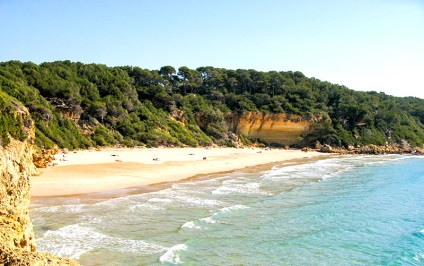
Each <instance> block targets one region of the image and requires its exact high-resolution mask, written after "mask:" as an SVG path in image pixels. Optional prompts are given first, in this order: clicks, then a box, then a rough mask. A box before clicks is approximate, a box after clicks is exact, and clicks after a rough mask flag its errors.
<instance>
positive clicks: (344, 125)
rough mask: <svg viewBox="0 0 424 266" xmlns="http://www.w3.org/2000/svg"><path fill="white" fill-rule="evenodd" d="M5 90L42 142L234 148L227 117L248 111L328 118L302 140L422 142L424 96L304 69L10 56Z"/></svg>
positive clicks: (1, 77)
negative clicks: (363, 87)
mask: <svg viewBox="0 0 424 266" xmlns="http://www.w3.org/2000/svg"><path fill="white" fill-rule="evenodd" d="M0 96H2V97H0V99H6V96H7V97H12V98H14V99H17V100H18V101H20V102H21V103H22V104H23V105H25V106H26V107H27V108H28V109H29V110H30V114H31V117H32V119H33V120H34V121H35V125H36V144H37V145H38V146H40V147H53V146H54V145H58V146H59V147H66V148H87V147H90V146H96V145H100V146H103V145H117V144H119V145H125V146H134V145H148V146H158V145H173V146H181V145H188V146H198V145H200V146H207V145H211V144H213V143H215V144H218V145H230V142H229V135H230V133H231V132H229V131H228V128H227V127H226V125H225V121H224V114H226V113H238V114H242V113H245V112H262V113H286V114H296V115H300V116H302V117H303V118H304V119H307V120H310V121H312V122H313V120H314V119H316V118H317V117H320V118H322V119H321V120H320V121H319V122H317V123H316V124H315V125H314V129H313V130H312V131H311V132H310V133H309V134H307V135H305V136H303V142H302V145H312V144H313V143H314V142H315V141H320V142H321V143H328V144H333V145H343V146H347V145H363V144H377V145H384V144H386V143H401V142H402V141H408V142H409V143H411V145H413V146H422V145H423V140H424V125H423V123H424V100H423V99H419V98H413V97H406V98H400V97H394V96H390V95H386V94H384V93H377V92H360V91H353V90H350V89H348V88H347V87H345V86H342V85H337V84H332V83H330V82H327V81H321V80H319V79H316V78H308V77H306V76H305V75H303V74H302V73H301V72H299V71H295V72H292V71H286V72H283V71H281V72H278V71H269V72H260V71H256V70H253V69H237V70H228V69H222V68H215V67H211V66H205V67H199V68H197V69H190V68H188V67H186V66H182V67H180V68H178V69H175V68H174V67H172V66H163V67H161V68H160V69H159V70H148V69H142V68H140V67H133V66H122V67H107V66H105V65H101V64H83V63H80V62H70V61H57V62H49V63H42V64H40V65H37V64H34V63H31V62H26V63H22V62H19V61H9V62H3V63H0ZM2 101H3V102H4V100H1V101H0V108H3V107H2V106H3V105H4V104H2ZM4 108H5V107H4ZM199 116H202V117H203V118H204V119H206V120H207V121H208V123H207V124H205V123H201V124H199V123H198V121H196V119H197V118H198V117H199ZM0 118H1V119H2V120H1V123H2V124H1V125H0V129H1V130H2V131H3V132H4V131H5V130H7V129H9V128H13V127H14V126H13V125H12V124H11V120H10V117H6V116H5V115H4V112H3V111H2V114H1V116H0ZM197 120H198V119H197ZM15 132H19V130H18V131H15ZM2 134H3V133H2ZM16 134H18V133H16ZM3 135H4V134H3ZM3 135H2V136H3ZM4 138H5V137H4Z"/></svg>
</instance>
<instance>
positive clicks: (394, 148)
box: [319, 144, 424, 155]
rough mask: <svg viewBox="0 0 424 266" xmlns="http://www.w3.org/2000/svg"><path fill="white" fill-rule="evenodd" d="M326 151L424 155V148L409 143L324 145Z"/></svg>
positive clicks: (323, 150) (322, 150)
mask: <svg viewBox="0 0 424 266" xmlns="http://www.w3.org/2000/svg"><path fill="white" fill-rule="evenodd" d="M319 151H321V152H325V153H338V154H369V155H382V154H412V155H424V149H423V148H420V147H416V148H414V149H412V148H411V147H410V146H409V145H408V146H405V145H398V144H391V145H385V146H377V145H373V144H371V145H365V146H356V147H354V146H351V145H349V146H348V147H347V148H343V147H330V146H329V145H324V146H322V147H321V149H320V150H319Z"/></svg>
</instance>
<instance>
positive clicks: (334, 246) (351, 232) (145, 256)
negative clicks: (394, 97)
mask: <svg viewBox="0 0 424 266" xmlns="http://www.w3.org/2000/svg"><path fill="white" fill-rule="evenodd" d="M423 162H424V158H423V157H413V156H400V155H385V156H335V157H330V158H327V159H321V160H310V161H304V162H298V163H294V162H286V163H280V164H274V165H267V166H260V167H255V168H247V169H245V170H241V171H236V172H233V173H226V174H217V175H209V176H202V177H199V178H196V179H190V180H185V181H181V182H177V183H172V184H163V185H158V186H150V187H143V188H138V189H130V190H127V191H123V192H122V193H121V194H118V195H117V194H114V195H113V196H111V195H108V194H96V195H84V196H73V197H48V198H34V199H33V200H32V204H31V218H32V221H33V223H34V229H35V232H36V237H37V243H38V249H39V251H47V252H51V253H54V254H57V255H60V256H70V257H72V258H75V259H77V260H78V261H79V262H80V263H81V264H83V265H173V264H182V265H421V264H423V263H424V209H423V208H422V206H424V194H423V193H422V192H423V191H424V164H423Z"/></svg>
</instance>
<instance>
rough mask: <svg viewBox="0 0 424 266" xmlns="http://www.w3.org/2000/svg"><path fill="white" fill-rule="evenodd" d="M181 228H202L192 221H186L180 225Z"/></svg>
mask: <svg viewBox="0 0 424 266" xmlns="http://www.w3.org/2000/svg"><path fill="white" fill-rule="evenodd" d="M181 228H188V229H202V227H201V226H198V225H196V224H195V223H194V222H193V221H190V222H186V223H185V224H183V225H182V226H181Z"/></svg>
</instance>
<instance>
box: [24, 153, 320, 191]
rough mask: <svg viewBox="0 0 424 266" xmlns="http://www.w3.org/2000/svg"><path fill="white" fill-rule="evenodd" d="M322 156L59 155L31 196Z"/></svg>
mask: <svg viewBox="0 0 424 266" xmlns="http://www.w3.org/2000/svg"><path fill="white" fill-rule="evenodd" d="M322 155H324V154H322V153H317V152H307V153H305V152H302V151H300V150H279V149H271V150H266V149H252V148H245V149H235V148H208V149H206V148H153V149H129V148H106V149H102V150H101V151H96V150H84V151H76V152H69V153H67V154H63V153H59V154H57V155H55V158H56V160H55V161H54V163H55V164H56V165H55V166H51V167H48V168H45V169H41V172H42V174H41V175H39V176H34V177H32V186H31V195H32V196H59V195H62V196H65V195H74V194H85V193H93V192H104V191H112V190H118V189H124V188H130V187H139V186H145V185H151V184H157V183H164V182H173V181H178V180H182V179H186V178H189V177H193V176H196V175H205V174H211V173H218V172H226V171H232V170H236V169H241V168H245V167H248V166H255V165H261V164H267V163H273V162H282V161H287V160H295V159H303V158H312V157H316V156H322ZM155 158H157V160H154V159H155Z"/></svg>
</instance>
